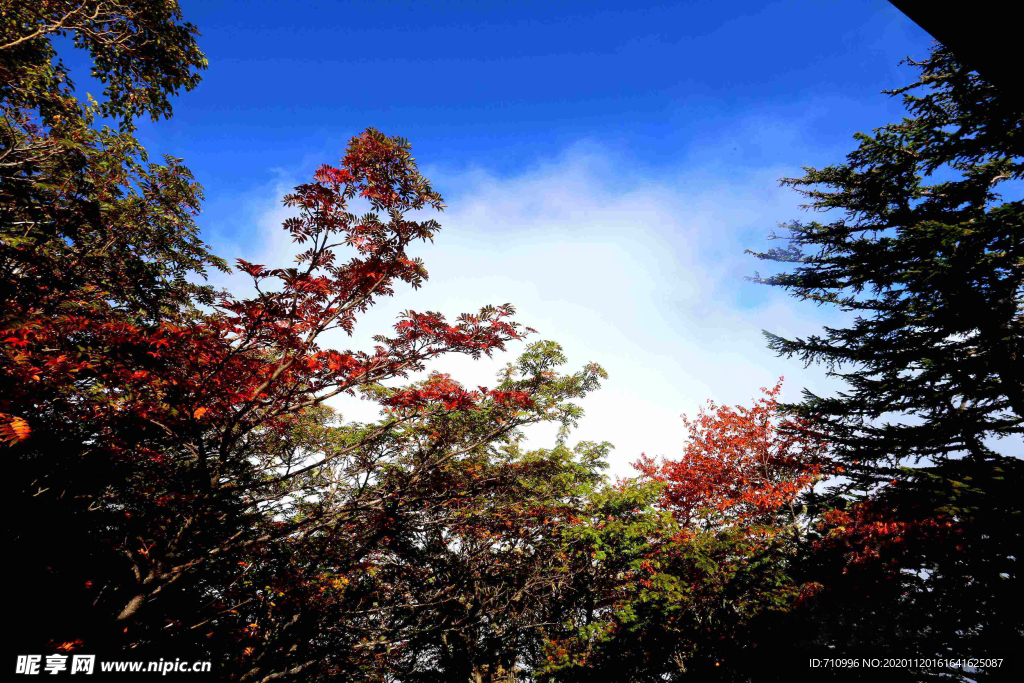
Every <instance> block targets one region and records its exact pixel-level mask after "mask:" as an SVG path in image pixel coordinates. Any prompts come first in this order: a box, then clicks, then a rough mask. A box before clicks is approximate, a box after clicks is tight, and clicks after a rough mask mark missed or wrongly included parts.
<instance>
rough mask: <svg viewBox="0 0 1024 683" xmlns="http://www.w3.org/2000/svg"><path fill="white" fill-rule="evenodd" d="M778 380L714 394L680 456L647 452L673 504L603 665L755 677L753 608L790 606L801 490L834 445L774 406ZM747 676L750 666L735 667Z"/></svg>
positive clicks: (640, 677)
mask: <svg viewBox="0 0 1024 683" xmlns="http://www.w3.org/2000/svg"><path fill="white" fill-rule="evenodd" d="M781 387H782V382H781V380H780V381H779V383H778V384H776V386H775V387H773V388H771V389H763V392H764V394H765V395H764V397H763V398H760V399H758V400H757V401H755V402H754V404H753V406H751V407H749V408H747V407H744V406H735V407H730V406H716V405H715V404H714V403H712V402H709V405H708V408H707V410H704V409H702V410H701V411H700V413H699V415H698V416H697V418H696V419H694V420H689V419H687V418H686V416H683V419H684V422H685V424H686V426H687V429H688V438H687V442H686V446H685V449H684V452H683V455H682V457H681V458H680V459H678V460H669V459H664V458H663V459H662V460H661V461H660V462H658V461H655V460H654V459H652V458H647V457H642V458H641V459H640V460H639V461H638V462H637V463H636V464H635V467H636V468H637V469H638V470H639V471H640V474H641V477H640V479H641V481H645V482H650V483H653V484H657V485H658V486H659V487H660V494H659V498H658V499H657V500H656V507H657V508H659V509H660V510H662V511H664V513H667V514H668V515H669V519H668V520H662V522H661V524H660V525H659V527H658V529H657V531H656V532H655V533H649V535H648V536H647V538H646V539H645V543H644V546H643V552H642V559H641V561H640V562H639V563H638V564H639V566H638V567H637V569H638V571H635V572H634V573H635V579H634V581H633V582H632V585H627V586H626V587H625V588H626V590H627V591H628V592H627V593H626V600H624V601H623V602H624V604H623V605H622V606H621V607H620V608H619V610H618V612H617V613H616V614H615V615H614V618H613V623H614V632H615V638H613V639H611V640H610V641H608V642H607V643H606V644H604V645H603V652H602V653H601V655H602V658H601V659H600V660H599V662H600V663H598V664H595V666H596V667H601V666H603V667H604V672H605V673H606V674H610V673H611V672H616V675H617V676H618V677H620V678H622V679H623V680H634V681H660V680H679V679H680V678H684V677H685V676H686V675H691V676H698V677H700V678H701V679H702V680H703V679H716V680H740V679H743V680H746V676H748V675H756V671H748V670H747V669H745V668H744V664H745V663H746V662H747V661H748V660H752V659H754V658H755V657H756V655H757V654H759V652H761V651H758V650H753V648H755V647H756V640H754V639H751V638H750V637H749V630H750V627H751V624H752V623H753V622H754V620H756V619H758V618H760V617H761V616H763V615H764V614H765V613H774V612H779V611H786V610H788V609H790V608H791V607H792V606H793V605H794V604H795V602H796V601H797V599H798V598H799V597H800V595H801V591H802V588H803V587H802V586H801V585H800V584H799V583H797V582H794V581H793V580H792V579H791V578H790V576H789V572H790V569H791V567H792V563H793V561H794V559H795V557H796V554H797V551H798V548H799V545H800V543H801V542H802V538H803V535H804V532H805V522H804V519H803V517H802V515H801V513H800V511H799V510H798V507H797V501H798V498H799V496H800V495H801V494H802V493H804V492H806V491H807V490H808V489H809V488H810V487H811V486H812V485H813V484H814V483H815V482H817V481H818V480H820V479H821V477H822V476H823V474H824V473H825V471H826V470H825V469H824V465H825V461H824V456H825V453H826V449H827V445H826V441H825V440H824V438H823V436H822V435H821V434H819V433H817V432H816V431H815V430H813V429H811V428H810V427H809V425H808V424H807V423H806V421H805V420H802V419H798V418H781V419H779V418H778V417H777V408H778V403H777V396H778V393H779V392H780V391H781ZM736 677H741V678H736Z"/></svg>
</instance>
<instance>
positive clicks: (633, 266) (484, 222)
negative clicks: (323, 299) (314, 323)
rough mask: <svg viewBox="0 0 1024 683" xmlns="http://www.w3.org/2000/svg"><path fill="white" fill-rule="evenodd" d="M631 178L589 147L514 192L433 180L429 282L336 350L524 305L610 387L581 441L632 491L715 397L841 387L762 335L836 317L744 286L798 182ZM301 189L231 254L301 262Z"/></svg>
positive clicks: (485, 181) (521, 316)
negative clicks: (429, 322) (295, 221)
mask: <svg viewBox="0 0 1024 683" xmlns="http://www.w3.org/2000/svg"><path fill="white" fill-rule="evenodd" d="M622 164H623V162H622V160H621V159H618V158H616V156H615V155H614V154H611V153H609V152H607V151H605V150H602V149H601V148H600V147H599V146H596V145H594V144H582V145H579V146H577V147H574V148H572V149H570V150H568V151H567V152H565V153H564V154H562V155H561V156H559V157H557V158H555V159H550V160H547V161H545V162H543V163H541V164H539V165H537V166H536V167H535V168H533V169H532V170H530V171H528V172H525V173H523V174H521V175H519V176H516V177H511V178H498V177H495V176H493V175H491V174H489V173H488V172H487V171H486V170H484V169H471V170H469V171H464V172H458V173H452V172H445V170H444V169H437V168H434V169H429V168H428V169H425V171H424V173H425V175H427V177H429V178H431V179H433V180H434V183H435V186H436V187H438V188H439V189H441V190H442V192H443V193H445V194H446V201H447V202H448V204H449V209H447V210H446V211H445V212H444V213H443V214H441V215H440V216H438V219H439V221H440V222H441V224H442V230H441V232H440V233H439V234H438V235H437V237H436V238H435V240H436V241H435V244H433V245H430V244H427V245H423V246H419V247H417V248H416V249H415V250H414V251H415V253H416V255H419V256H421V257H422V258H423V259H424V261H425V262H426V266H427V269H428V270H429V272H430V280H429V281H428V282H427V283H426V284H425V285H424V287H423V288H422V289H420V290H418V291H412V290H411V289H406V290H399V291H398V292H397V293H396V296H395V297H394V298H392V299H385V300H383V301H381V302H380V303H379V304H378V305H377V306H376V307H375V308H374V309H372V310H371V311H370V312H369V313H368V314H367V315H366V316H365V317H364V318H363V320H362V321H361V322H360V324H359V325H358V326H357V327H356V330H355V335H354V338H353V339H351V340H349V339H345V338H344V337H335V338H332V339H331V342H332V345H336V346H339V347H351V348H369V347H370V346H371V345H372V342H371V341H370V337H372V336H373V335H374V334H379V333H382V332H385V333H386V332H388V331H389V330H390V326H391V325H392V324H393V323H394V321H395V316H396V315H397V313H398V312H399V311H402V310H404V309H407V308H412V309H416V310H438V311H441V312H442V313H444V314H445V315H447V316H449V317H455V316H456V315H458V314H459V313H461V312H465V311H475V310H477V309H479V308H480V307H481V306H482V305H484V304H487V303H494V304H500V303H505V302H511V303H513V304H514V305H515V306H516V308H517V311H518V314H517V319H518V320H519V321H521V322H523V323H524V324H526V325H529V326H531V327H535V328H537V329H538V330H539V334H538V335H537V336H536V337H535V338H537V339H539V338H543V339H553V340H555V341H557V342H559V343H561V344H562V345H563V347H564V348H565V350H566V354H567V356H568V357H569V360H570V365H569V367H568V368H567V370H574V369H577V368H579V367H580V366H582V365H583V364H584V363H586V362H590V361H595V362H597V363H599V364H601V365H602V366H603V367H604V368H605V369H606V370H607V371H608V373H609V375H610V378H609V379H608V380H607V382H606V383H605V385H604V387H603V388H602V390H601V391H599V392H597V393H596V394H593V395H592V396H590V397H588V398H587V399H585V401H584V402H583V406H584V408H585V410H586V413H587V414H586V417H585V418H584V419H583V420H582V421H581V424H580V428H579V429H578V430H577V431H576V432H575V433H574V439H589V440H596V441H602V440H607V441H610V442H612V443H613V444H614V445H615V447H616V449H615V451H614V452H613V454H612V456H611V465H612V468H611V472H612V473H613V474H628V473H629V472H630V468H629V463H630V462H631V461H634V460H635V459H636V458H637V457H638V456H639V455H640V453H641V452H646V453H647V454H648V455H666V456H670V457H674V456H677V455H678V454H679V453H680V452H681V449H682V444H683V429H682V423H681V420H680V418H679V415H680V413H683V412H686V413H688V414H691V415H692V414H695V413H696V410H697V407H698V406H699V405H702V404H703V402H704V401H705V400H706V399H708V398H712V399H714V400H715V401H716V402H718V403H730V404H733V403H749V402H750V400H751V398H753V397H754V396H756V395H759V392H758V389H759V387H762V386H771V385H773V384H774V382H775V380H776V379H777V378H778V376H779V375H786V377H787V381H786V384H785V387H784V391H783V399H786V400H792V399H796V398H798V396H799V392H800V390H801V389H802V388H803V387H805V386H806V387H809V388H811V389H812V390H814V391H816V392H817V393H829V392H830V390H832V389H834V388H837V387H838V384H837V383H836V382H835V381H834V380H829V379H828V378H826V377H825V376H824V371H823V370H821V369H817V368H811V369H809V370H804V369H803V367H802V364H800V363H799V362H798V361H796V360H785V359H779V358H776V357H775V356H774V354H773V353H772V352H770V351H769V350H768V349H767V348H766V347H765V343H764V339H763V337H762V336H761V333H760V331H761V329H762V328H764V329H768V330H771V331H773V332H776V333H779V334H782V335H787V336H791V335H804V334H808V333H812V332H815V331H818V330H820V327H821V324H822V323H823V322H826V321H827V322H833V323H834V322H835V321H836V320H837V315H836V314H835V313H830V312H828V311H826V310H824V309H816V308H815V307H813V306H810V305H809V304H800V303H798V302H796V301H794V300H792V299H790V298H789V297H787V296H786V295H785V294H784V293H782V292H777V291H774V290H771V289H770V288H767V287H765V286H762V285H756V284H753V283H750V282H746V281H744V280H743V279H742V277H743V275H746V274H751V273H753V272H754V270H757V269H758V268H759V267H760V269H761V270H767V269H766V268H765V267H764V265H763V264H759V263H758V262H757V261H756V260H755V259H754V258H753V257H751V256H745V255H744V254H743V249H744V248H746V247H750V248H763V247H764V246H765V243H764V241H763V239H762V237H763V236H764V235H765V234H767V232H768V231H769V230H770V229H771V227H772V226H773V225H774V224H775V222H777V221H779V220H786V219H789V218H793V217H796V216H797V215H798V211H797V208H796V204H797V203H798V198H796V197H794V196H792V195H793V193H792V192H791V191H788V190H785V189H779V188H778V187H777V184H776V182H775V179H776V178H778V177H780V176H783V175H791V174H792V173H793V171H794V169H792V168H755V169H746V170H745V171H743V172H736V173H733V174H724V175H722V174H717V173H716V174H708V173H706V172H703V171H702V169H701V168H699V167H695V168H692V169H688V170H683V171H678V172H676V173H673V174H668V175H664V174H663V175H660V176H658V177H645V176H644V175H643V174H640V173H636V172H630V173H620V172H619V170H618V169H619V168H620V167H621V166H622ZM704 170H706V169H704ZM709 177H714V179H715V180H714V184H713V185H711V184H709V182H708V179H709ZM623 178H625V179H624V180H623ZM290 180H291V179H290V178H286V177H282V178H280V179H279V182H277V183H275V187H274V188H273V191H274V193H275V194H276V196H274V197H273V198H272V199H270V198H268V199H267V200H266V203H263V202H262V201H261V202H260V203H258V204H257V205H256V206H255V210H254V225H255V228H254V229H253V233H252V234H247V235H244V236H243V239H240V240H238V242H239V243H238V244H235V245H230V244H223V245H218V249H217V250H218V252H220V253H222V254H224V255H230V256H235V255H240V256H242V257H244V258H246V259H248V260H251V261H256V262H259V263H266V264H272V265H284V264H285V263H286V262H287V261H289V260H290V257H291V255H293V254H294V253H295V251H296V250H295V249H294V246H293V245H291V244H290V243H289V241H288V238H287V236H286V235H285V233H284V232H283V231H282V230H281V229H280V221H281V220H282V219H283V218H284V217H285V216H286V215H287V212H286V211H285V210H284V209H282V208H280V204H279V199H280V196H281V195H282V194H283V193H284V191H286V190H287V189H290V185H289V184H288V182H289V181H290ZM449 188H450V189H449ZM232 246H234V247H235V248H236V249H238V253H232V252H231V251H230V249H231V247H232ZM520 348H521V347H520V346H517V345H513V346H512V347H511V348H510V349H509V351H508V352H507V353H506V354H500V355H499V356H498V357H496V358H495V359H494V360H492V361H487V360H483V361H477V362H474V361H471V360H468V359H462V358H448V359H445V360H442V361H440V362H439V363H438V365H437V367H436V369H438V370H441V371H444V372H450V373H451V374H452V375H453V376H454V377H455V378H457V379H459V380H460V381H462V382H463V383H465V384H466V385H468V386H475V385H478V384H484V385H493V383H494V374H495V372H496V371H497V370H498V368H500V367H501V366H502V365H504V363H506V362H508V361H510V360H512V359H513V358H514V357H515V355H517V353H518V350H519V349H520ZM336 405H337V407H338V408H339V409H340V410H341V411H342V412H343V413H344V414H345V415H346V417H348V418H350V419H357V420H368V419H373V418H374V417H375V415H374V413H373V411H372V408H373V406H372V405H370V404H368V403H365V402H359V401H355V400H342V401H339V402H338V403H337V404H336ZM554 431H555V430H554V429H553V428H552V429H536V430H534V431H533V432H530V435H531V440H530V443H531V445H534V446H548V445H551V444H552V443H553V438H554Z"/></svg>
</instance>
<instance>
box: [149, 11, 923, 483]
mask: <svg viewBox="0 0 1024 683" xmlns="http://www.w3.org/2000/svg"><path fill="white" fill-rule="evenodd" d="M181 4H182V9H183V11H184V14H185V17H186V19H187V20H188V21H191V22H192V23H194V24H196V25H197V26H198V27H199V28H200V30H201V32H202V34H203V35H202V37H201V38H200V45H201V47H202V49H203V50H204V51H205V52H206V54H207V56H208V58H209V60H210V68H209V70H208V71H207V72H206V73H205V75H204V77H203V82H202V83H201V84H200V86H199V87H198V88H197V89H196V90H195V91H193V92H191V93H183V94H182V96H181V97H180V98H179V99H178V101H177V103H176V105H175V116H174V118H173V119H172V120H171V121H167V122H160V123H158V124H152V125H151V124H146V125H144V126H142V127H141V129H140V137H141V138H142V140H143V141H144V143H145V144H146V146H147V148H148V149H149V150H150V152H151V154H153V155H154V156H155V155H157V154H163V153H167V154H172V155H174V156H178V157H183V158H184V159H185V161H186V163H187V165H189V166H190V168H192V170H193V171H194V172H195V174H196V176H197V178H198V179H199V181H200V182H201V183H202V184H203V185H204V187H205V188H206V194H207V201H206V204H205V207H206V208H205V211H204V213H203V214H202V216H201V217H200V223H201V225H202V226H203V230H204V235H205V236H206V238H207V240H208V241H209V242H211V244H213V246H214V247H215V250H216V251H217V252H218V253H219V254H221V255H222V256H224V257H226V258H229V259H230V258H234V257H236V256H242V257H245V258H247V259H249V260H253V261H256V262H259V263H267V264H273V265H283V264H284V263H286V262H287V261H288V259H289V258H290V255H291V254H294V249H293V248H292V246H291V245H290V244H288V242H287V240H286V239H285V238H284V236H283V233H281V231H280V229H279V225H280V221H281V220H282V219H283V218H284V217H285V216H286V215H287V212H286V211H285V210H284V209H282V208H281V206H280V197H281V195H282V194H283V193H284V192H286V191H287V190H288V189H289V188H290V187H291V186H293V185H294V184H296V183H299V182H303V181H305V180H306V179H308V178H309V176H310V174H311V173H312V171H313V169H314V168H315V167H316V166H317V165H319V164H320V163H323V162H334V161H336V160H337V159H338V158H339V157H340V155H341V154H342V151H343V149H344V147H345V144H346V141H347V140H348V138H349V137H350V136H352V135H353V134H355V133H357V132H359V131H360V130H362V129H363V128H365V127H366V126H375V127H377V128H379V129H380V130H382V131H383V132H385V133H388V134H391V135H401V136H403V137H406V138H408V139H409V140H410V141H411V142H412V144H413V149H414V155H415V156H416V158H417V159H418V160H419V162H420V165H421V170H423V171H424V173H425V175H427V176H428V177H429V178H431V179H432V180H434V181H435V187H436V188H437V189H438V190H439V191H440V192H441V193H442V194H443V195H444V197H445V199H446V202H447V204H448V206H449V208H448V209H447V210H446V211H445V213H444V214H443V215H441V216H440V217H439V220H440V221H441V224H442V226H443V228H442V231H441V233H440V234H439V236H438V237H437V239H436V243H435V244H434V245H432V246H425V247H422V248H420V249H419V250H418V251H417V254H418V255H421V256H422V257H423V258H424V260H425V261H426V265H427V268H428V270H429V271H430V273H431V278H430V281H429V282H428V283H427V284H426V286H425V287H424V288H423V289H421V290H419V291H417V292H399V294H398V296H396V297H395V298H394V299H393V300H388V301H386V302H383V303H382V304H381V305H380V306H378V307H377V308H376V309H375V310H374V311H372V312H371V314H370V315H369V316H367V319H366V321H365V322H364V323H363V324H361V325H360V326H359V327H357V329H356V334H355V338H354V339H352V340H346V339H338V340H332V341H334V342H335V343H336V345H338V346H341V347H359V346H365V345H367V343H368V341H369V338H370V336H372V335H373V334H376V333H380V332H384V331H386V330H387V327H388V326H389V325H390V324H391V323H392V322H393V320H394V316H395V314H396V313H397V312H398V311H400V310H403V309H405V308H415V309H418V310H424V309H431V310H440V311H442V312H444V313H445V314H447V315H449V316H452V317H454V316H455V315H457V314H458V313H460V312H462V311H466V310H475V309H478V308H479V307H480V306H481V305H483V304H485V303H504V302H506V301H508V302H512V303H514V304H516V305H517V308H518V310H519V319H520V320H521V321H522V322H524V323H525V324H528V325H531V326H533V327H536V328H538V329H539V330H540V335H539V336H540V337H542V338H550V339H555V340H556V341H559V342H561V343H563V345H564V346H565V348H566V350H567V353H568V355H569V358H570V365H571V367H573V368H575V367H578V366H580V365H582V364H583V363H585V362H588V361H596V362H598V363H600V364H602V365H603V366H604V367H605V368H606V369H607V370H608V372H609V373H610V375H611V377H610V379H609V381H608V382H607V383H606V386H605V388H604V389H603V390H602V391H601V392H598V394H596V395H595V396H594V397H592V398H588V399H587V400H586V401H585V403H584V407H585V408H586V409H587V411H588V416H587V418H585V419H584V421H583V423H582V424H581V427H580V429H579V430H578V432H577V433H576V437H577V438H586V439H591V440H605V439H607V440H609V441H611V442H612V443H613V444H615V445H616V447H617V448H616V451H615V452H614V455H613V457H612V471H613V472H615V473H619V474H624V473H626V472H627V471H628V463H629V462H630V461H632V460H635V459H636V457H637V456H638V455H639V454H640V452H642V451H644V452H647V453H648V454H653V455H668V456H676V455H678V454H679V452H680V449H681V448H682V443H683V434H682V425H681V421H680V420H679V417H678V416H679V414H680V413H682V412H684V411H685V412H688V413H690V414H692V413H693V412H694V411H695V410H696V408H697V406H698V405H700V404H701V403H703V401H704V400H705V399H707V398H713V399H715V400H716V401H718V402H720V403H737V402H748V401H749V399H750V398H751V397H752V396H754V395H755V394H757V390H758V387H761V386H766V385H769V386H770V385H771V384H773V383H774V380H775V379H776V378H777V377H778V376H779V375H783V374H784V375H786V376H787V382H786V388H785V390H784V394H783V396H784V398H787V399H794V398H796V397H797V396H798V394H799V390H800V389H801V388H802V387H804V386H807V387H810V388H812V389H814V390H816V391H819V392H828V391H831V390H834V389H835V388H837V387H838V386H840V385H838V384H837V383H836V382H834V381H832V380H829V379H827V378H825V377H824V376H823V372H822V371H820V370H816V369H814V368H811V369H808V370H804V369H803V368H802V366H801V365H800V364H799V363H798V362H796V361H787V360H784V359H777V358H775V357H774V356H772V355H771V353H770V352H768V350H767V349H766V348H765V347H764V342H763V339H762V337H761V335H760V330H761V329H769V330H771V331H773V332H776V333H780V334H785V335H794V334H807V333H811V332H814V331H816V330H817V329H819V328H820V325H821V324H822V323H827V322H832V323H835V322H837V321H838V320H839V319H840V316H838V315H837V314H835V313H833V312H829V311H826V310H823V309H815V308H814V307H813V306H805V305H802V304H799V303H797V302H795V301H793V300H791V299H789V298H788V297H786V296H785V295H784V294H783V293H781V292H774V291H770V290H769V289H768V288H765V287H759V286H758V285H755V284H752V283H748V282H745V281H744V280H743V276H744V275H750V274H752V273H753V272H754V271H755V270H758V269H761V270H762V271H764V270H766V269H765V268H764V266H763V264H759V263H758V262H756V261H755V260H754V259H753V258H752V257H750V256H745V255H744V254H743V250H744V249H745V248H754V249H761V248H764V247H766V246H767V243H766V242H765V241H764V236H765V235H766V234H767V233H768V232H770V231H771V229H772V228H773V227H774V226H775V224H776V223H777V222H779V221H784V220H789V219H792V218H797V217H800V215H801V213H800V212H799V210H798V209H797V205H798V203H799V198H798V197H797V196H795V194H794V193H793V192H791V191H789V190H785V189H781V188H779V187H778V184H777V181H776V179H777V178H779V177H781V176H792V175H797V174H799V173H800V167H801V165H824V164H828V163H831V162H838V161H841V160H842V157H843V155H844V154H845V153H846V152H847V151H849V150H850V149H852V147H853V143H852V141H851V136H852V134H853V133H855V132H857V131H862V130H869V129H871V128H874V127H877V126H879V125H882V124H884V123H886V122H889V121H892V120H896V119H898V118H899V117H900V116H901V115H902V112H903V110H902V107H901V106H900V104H899V102H898V101H897V100H893V99H891V98H889V97H888V96H885V95H882V94H880V91H881V90H883V89H886V88H893V87H897V86H900V85H903V84H906V83H907V82H909V81H911V80H913V79H914V77H915V70H914V69H913V68H912V67H908V66H899V65H898V63H899V62H900V60H901V59H903V58H904V57H906V56H908V55H909V56H913V57H917V58H921V57H924V56H925V55H926V54H927V51H928V46H929V45H930V43H931V39H930V37H929V36H928V35H927V34H925V33H924V32H923V31H922V30H921V29H919V28H918V27H917V26H916V25H914V24H913V23H912V22H910V21H909V20H908V19H906V18H905V17H904V16H903V15H902V14H901V13H899V11H897V10H896V9H895V8H893V7H892V6H891V5H890V4H889V3H888V2H884V1H883V0H847V1H844V2H815V1H811V0H802V1H799V2H795V1H794V2H775V3H758V2H703V1H702V2H648V1H646V0H636V1H634V2H629V3H607V2H594V1H591V2H554V1H552V0H547V1H546V2H505V3H486V2H453V1H448V2H427V1H423V0H421V1H419V2H387V1H384V0H380V1H378V2H364V1H362V0H360V1H354V2H326V1H324V2H312V1H310V2H280V0H276V1H264V0H244V1H243V0H238V1H221V0H203V1H202V2H200V1H198V0H183V1H182V2H181ZM230 283H231V284H232V285H233V286H240V281H238V280H235V279H231V280H230ZM514 352H515V349H512V351H511V353H514ZM511 353H510V354H509V356H506V357H504V358H501V359H498V360H497V361H495V362H493V363H488V362H483V363H472V362H461V361H456V362H445V363H444V364H442V365H439V366H438V367H437V369H439V370H444V371H451V372H452V374H453V375H454V376H455V377H456V378H457V379H460V380H463V381H464V382H465V383H467V384H469V385H475V384H490V383H492V378H493V374H494V371H495V370H496V369H497V366H498V365H500V363H502V362H505V361H508V360H511V358H510V356H511ZM338 407H339V409H341V410H342V411H343V412H344V413H345V414H346V415H347V416H349V417H352V418H355V419H362V420H365V419H370V418H372V414H371V413H370V412H368V411H369V406H368V405H367V404H365V403H363V404H359V403H357V402H356V403H353V402H348V403H346V402H344V401H342V402H341V403H339V405H338ZM551 435H552V433H551V432H550V431H544V430H539V431H538V432H536V433H535V435H534V436H535V437H536V438H535V439H534V438H531V443H532V444H535V445H537V446H542V445H550V442H549V440H550V437H551Z"/></svg>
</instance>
